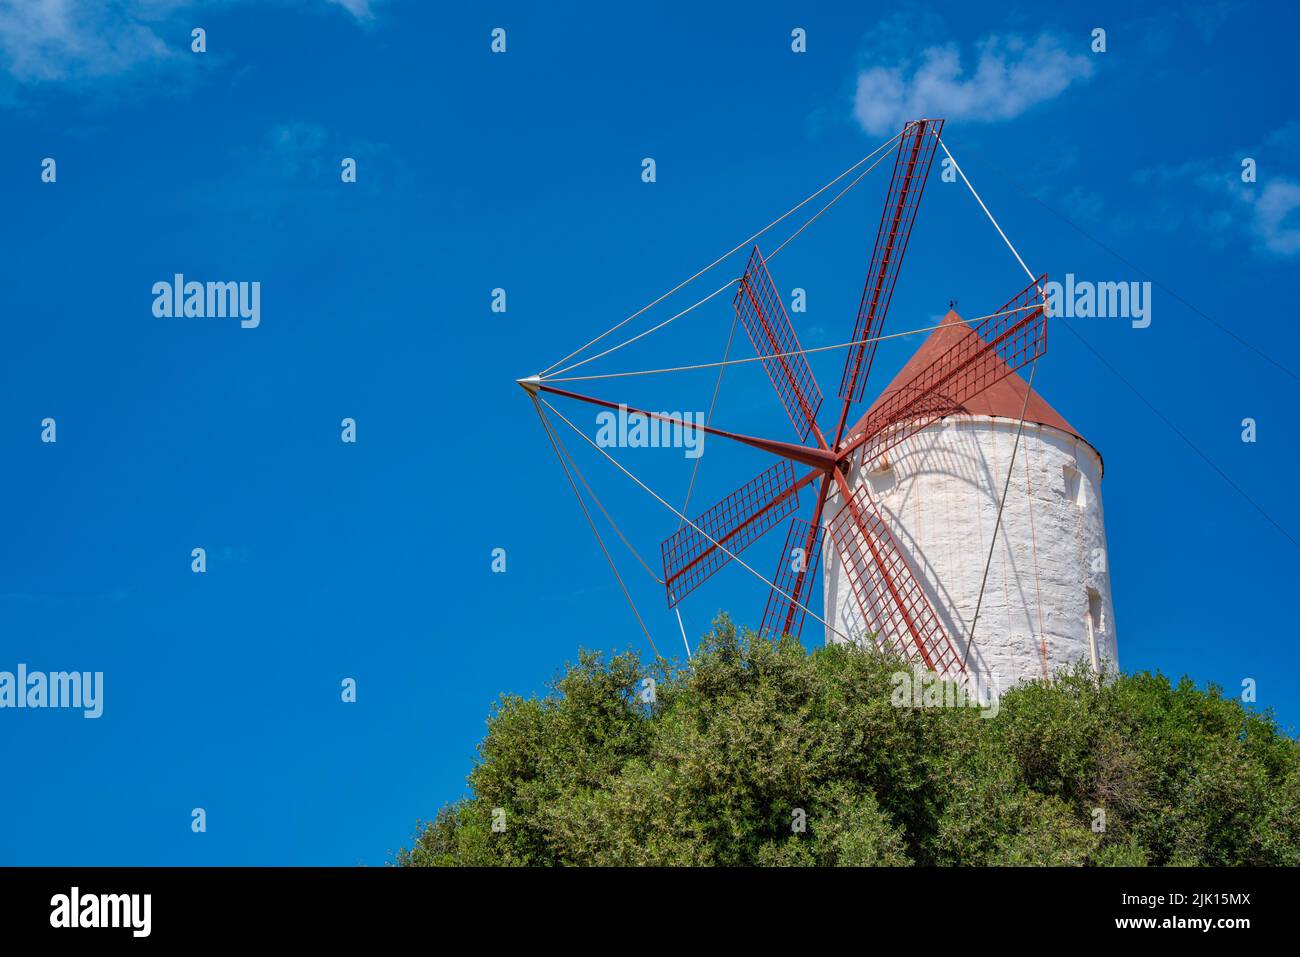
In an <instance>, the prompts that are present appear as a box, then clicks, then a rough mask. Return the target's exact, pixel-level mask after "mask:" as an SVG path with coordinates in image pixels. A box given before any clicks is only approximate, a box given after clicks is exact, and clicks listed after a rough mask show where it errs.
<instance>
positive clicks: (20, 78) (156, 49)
mask: <svg viewBox="0 0 1300 957" xmlns="http://www.w3.org/2000/svg"><path fill="white" fill-rule="evenodd" d="M286 2H301V3H305V4H306V5H307V6H311V7H315V8H316V9H318V10H324V9H327V8H328V7H334V6H339V7H342V8H343V9H344V10H346V11H347V12H348V13H350V14H351V15H352V16H353V17H355V18H356V19H357V20H358V21H365V20H371V19H373V18H374V8H375V7H376V6H378V5H379V4H380V3H382V2H385V0H286ZM217 4H225V5H227V6H234V5H244V4H247V5H249V6H250V7H251V4H250V3H248V0H208V2H207V3H206V4H202V3H200V2H198V0H119V2H115V3H105V2H103V0H0V71H3V72H5V73H8V74H9V76H10V77H11V78H12V79H13V81H16V82H17V83H19V84H24V85H32V84H40V83H61V82H76V81H79V80H100V79H105V78H109V77H126V76H130V75H132V74H136V73H141V72H144V71H145V70H146V69H155V70H156V69H158V68H166V67H169V66H178V65H180V64H182V63H191V62H193V61H192V60H190V59H187V58H188V57H189V54H190V50H189V28H190V26H192V25H194V24H187V23H180V24H178V23H171V24H170V25H169V26H168V27H167V28H166V29H164V28H163V24H164V23H166V22H168V21H172V20H174V19H175V18H176V16H177V15H178V14H180V13H182V12H184V11H188V10H193V11H194V12H199V11H201V10H210V9H211V8H212V7H213V6H215V5H217ZM249 15H251V11H250V14H249ZM191 19H193V18H192V17H191ZM164 36H165V37H166V39H165V40H164Z"/></svg>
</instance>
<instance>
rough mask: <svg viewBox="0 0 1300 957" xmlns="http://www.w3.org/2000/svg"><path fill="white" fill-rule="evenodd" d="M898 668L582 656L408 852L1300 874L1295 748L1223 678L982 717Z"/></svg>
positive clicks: (747, 648) (421, 859) (1118, 682)
mask: <svg viewBox="0 0 1300 957" xmlns="http://www.w3.org/2000/svg"><path fill="white" fill-rule="evenodd" d="M908 668H909V666H907V665H905V664H904V663H902V662H899V661H897V660H891V659H888V658H886V657H883V656H881V655H879V654H876V653H874V652H869V651H863V650H861V649H858V648H854V647H848V646H843V645H835V646H829V647H826V648H821V649H818V650H817V651H815V652H813V653H812V654H811V655H809V654H806V653H805V652H804V649H803V648H802V646H801V645H799V643H798V642H795V641H792V640H790V639H784V640H782V641H780V642H770V641H766V640H762V639H759V638H757V637H755V636H753V635H752V634H751V633H748V632H745V633H741V632H738V630H737V629H736V628H735V627H734V626H733V625H732V624H731V623H730V621H728V620H727V619H726V618H725V617H724V618H720V619H719V620H718V621H717V622H716V623H715V627H714V630H713V632H712V633H711V634H710V635H709V636H707V637H706V639H705V641H704V643H703V644H702V646H701V648H700V649H699V652H698V653H697V654H696V656H695V658H694V660H693V661H692V662H691V663H690V664H689V665H688V666H686V667H679V668H673V667H669V666H668V665H667V664H666V663H663V662H659V663H658V664H656V665H655V666H653V667H646V666H644V665H643V664H642V663H641V661H640V660H639V658H638V657H637V656H636V655H634V654H630V653H629V654H624V655H619V656H616V657H614V658H612V659H610V660H608V661H606V660H605V659H604V658H603V657H602V656H600V655H597V654H594V653H590V652H583V653H582V654H581V655H580V657H579V661H578V663H577V664H576V665H575V666H572V667H571V668H570V669H569V670H568V671H567V673H565V674H564V675H562V676H561V677H559V678H558V679H557V680H556V681H555V682H554V683H553V688H552V691H551V693H549V694H548V695H546V696H545V697H543V698H541V699H536V698H534V699H524V698H519V697H513V696H507V697H504V698H502V700H501V701H500V702H499V703H498V705H497V706H496V708H495V710H494V712H493V714H492V715H491V716H490V718H489V720H488V735H487V738H486V739H485V740H484V741H483V743H482V744H481V745H480V748H479V760H478V762H477V764H476V766H475V767H474V769H473V771H472V773H471V774H470V778H469V781H470V785H471V787H472V788H473V793H474V796H473V797H472V798H468V799H466V800H463V801H460V802H459V803H457V804H453V805H450V806H448V807H445V808H443V809H442V810H441V811H440V812H439V813H438V814H437V816H436V817H435V818H434V820H433V821H432V822H430V823H428V824H423V825H418V826H417V831H416V835H415V841H414V843H413V846H412V847H411V848H409V849H403V850H402V851H401V852H399V853H398V855H397V863H399V864H402V865H411V866H449V865H462V866H487V865H563V864H572V865H704V864H716V865H733V866H734V865H754V864H760V865H778V866H792V865H809V866H862V865H906V864H919V865H931V866H933V865H1057V866H1059V865H1098V866H1140V865H1156V866H1161V865H1175V864H1179V865H1185V864H1193V865H1240V864H1262V865H1292V866H1294V865H1297V864H1300V744H1298V743H1297V742H1296V741H1295V740H1293V739H1292V738H1290V737H1288V736H1286V735H1285V734H1283V733H1281V732H1280V731H1279V729H1278V728H1277V726H1276V725H1275V723H1274V721H1273V719H1272V717H1271V716H1270V715H1268V714H1259V713H1255V712H1251V711H1248V710H1246V709H1245V708H1243V707H1242V705H1241V704H1240V703H1239V702H1237V701H1235V700H1232V699H1229V698H1225V697H1223V694H1222V692H1221V691H1220V690H1219V689H1217V688H1211V689H1209V690H1208V691H1200V690H1198V689H1197V688H1196V687H1195V686H1194V685H1193V684H1192V683H1191V682H1190V681H1188V680H1187V679H1183V680H1182V681H1181V682H1179V683H1178V684H1176V685H1175V684H1171V683H1170V682H1169V680H1168V679H1166V678H1164V677H1163V676H1160V675H1154V676H1153V675H1149V674H1141V675H1132V676H1117V677H1114V678H1113V679H1109V680H1106V681H1103V682H1099V681H1098V680H1097V679H1096V677H1095V676H1094V675H1093V674H1092V673H1091V672H1090V671H1089V670H1088V669H1087V668H1086V667H1079V668H1077V669H1075V670H1072V671H1067V672H1064V673H1061V674H1059V675H1057V676H1055V678H1054V680H1053V681H1052V682H1050V683H1032V684H1027V685H1023V686H1021V687H1018V688H1015V689H1013V690H1011V691H1009V692H1007V693H1006V694H1004V695H1003V696H1002V698H1001V701H1000V703H999V704H1000V706H999V708H998V709H997V711H996V713H994V714H992V716H989V715H988V714H986V713H985V712H981V711H980V710H978V709H975V708H969V707H948V708H919V709H918V708H908V707H897V706H895V705H894V704H893V703H891V692H892V691H893V690H894V687H895V679H896V676H897V675H898V674H899V672H900V671H905V670H908ZM647 678H651V679H653V680H654V682H655V695H654V700H653V702H650V703H646V702H643V701H642V700H641V692H642V690H643V687H644V686H643V679H647ZM494 812H495V813H496V818H495V822H496V823H497V824H498V825H502V824H503V825H504V827H503V828H500V827H499V828H497V829H494V826H493V825H494ZM502 814H503V815H504V816H503V817H502ZM1101 821H1104V827H1099V826H1098V825H1099V822H1101ZM801 822H802V826H800V825H801Z"/></svg>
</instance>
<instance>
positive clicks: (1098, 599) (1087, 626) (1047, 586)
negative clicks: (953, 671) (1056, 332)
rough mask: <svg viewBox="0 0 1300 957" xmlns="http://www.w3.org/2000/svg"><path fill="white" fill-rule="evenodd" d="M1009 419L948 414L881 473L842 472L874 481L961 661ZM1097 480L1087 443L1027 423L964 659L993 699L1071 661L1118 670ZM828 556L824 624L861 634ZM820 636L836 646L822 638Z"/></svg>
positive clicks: (897, 451) (1009, 439)
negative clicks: (986, 682)
mask: <svg viewBox="0 0 1300 957" xmlns="http://www.w3.org/2000/svg"><path fill="white" fill-rule="evenodd" d="M1017 424H1018V423H1017V421H1016V420H1008V419H1002V418H998V419H994V418H990V417H986V416H961V417H951V418H949V419H946V420H943V421H942V422H940V423H936V424H935V425H932V426H930V427H929V428H927V429H925V430H923V431H921V432H919V433H918V434H917V435H915V436H913V437H912V438H910V439H909V440H908V441H907V442H905V443H902V444H901V445H899V446H897V447H895V448H894V449H893V450H892V451H891V452H890V453H889V455H888V459H889V465H890V468H889V469H888V470H884V471H882V470H879V469H877V468H873V469H872V470H870V471H868V472H866V473H865V474H863V473H862V472H861V471H860V470H859V469H857V468H855V469H854V471H853V472H851V473H850V475H849V483H850V485H852V486H853V487H854V488H856V487H857V485H858V483H859V482H860V481H867V482H869V483H870V485H869V491H870V493H871V496H872V499H873V500H874V501H875V502H876V503H877V506H878V507H879V508H880V510H881V513H882V514H883V515H884V516H885V518H886V520H887V521H888V522H889V523H890V529H891V531H892V532H893V534H894V537H895V538H896V539H897V540H898V543H899V546H900V547H901V548H902V549H903V551H904V553H905V554H906V555H907V556H908V558H909V562H910V564H911V566H912V570H913V573H914V574H915V575H917V577H918V578H919V579H920V580H921V581H922V583H923V585H924V587H925V590H926V594H927V596H928V597H929V599H930V602H931V604H932V605H933V606H934V608H935V611H936V613H937V614H938V615H939V617H940V619H941V620H942V621H943V623H944V626H945V628H946V629H947V631H948V634H949V635H950V636H951V637H952V638H953V641H954V645H955V646H956V647H957V649H958V652H959V653H963V652H964V651H965V647H966V642H965V636H966V635H967V634H968V631H969V626H970V622H971V617H972V615H973V614H974V611H975V603H976V600H977V598H978V595H979V588H980V579H981V576H982V575H983V572H984V565H985V561H986V559H987V557H988V551H989V542H990V537H991V536H992V534H993V527H994V522H995V520H996V516H997V507H998V499H999V497H1000V495H1001V491H1002V484H1003V482H1005V481H1006V474H1007V466H1008V464H1009V462H1010V458H1011V449H1012V445H1013V443H1014V442H1015V433H1016V428H1017ZM855 464H856V463H855ZM875 464H876V465H879V463H875ZM1101 472H1102V465H1101V460H1100V459H1099V458H1098V456H1097V453H1096V452H1095V451H1094V450H1093V449H1092V448H1091V447H1090V446H1089V445H1088V444H1087V443H1086V442H1084V441H1082V440H1081V439H1078V438H1076V437H1075V436H1072V435H1069V434H1067V433H1064V432H1061V431H1059V430H1057V429H1054V428H1051V427H1048V426H1040V425H1035V424H1033V423H1028V422H1027V423H1025V427H1024V433H1023V434H1022V436H1021V440H1020V448H1019V451H1018V452H1017V453H1016V463H1015V470H1014V474H1013V475H1012V478H1011V485H1010V491H1009V493H1008V496H1007V503H1006V507H1005V509H1004V511H1003V514H1002V526H1001V529H1000V531H999V532H998V539H997V545H996V547H995V549H994V551H993V561H992V564H991V566H990V568H989V576H988V584H987V586H986V587H985V591H984V602H983V605H982V606H981V609H980V617H979V622H978V624H977V625H976V628H975V641H974V647H973V649H972V651H971V655H970V658H971V665H970V670H971V671H972V672H973V673H975V674H977V675H979V676H980V677H981V678H982V679H985V680H991V682H992V685H993V687H994V688H995V689H997V690H998V691H1005V690H1006V689H1007V688H1009V687H1011V686H1012V685H1014V684H1016V683H1018V682H1020V681H1022V680H1024V679H1033V678H1042V677H1044V676H1045V675H1047V674H1049V673H1050V672H1052V671H1054V670H1055V669H1057V668H1058V667H1060V666H1061V665H1063V664H1068V663H1071V662H1074V661H1076V660H1079V659H1082V660H1084V661H1086V662H1088V663H1090V664H1093V665H1101V664H1104V663H1107V662H1108V663H1109V665H1110V667H1112V668H1113V667H1117V666H1118V659H1119V656H1118V650H1117V646H1116V642H1115V610H1114V605H1113V602H1112V600H1111V590H1110V575H1109V571H1108V561H1107V557H1106V530H1105V521H1104V511H1103V508H1102V500H1101ZM841 507H842V506H841V501H840V497H839V495H838V494H836V495H834V496H832V497H831V498H830V499H829V500H828V501H827V506H826V520H827V521H829V520H830V519H831V518H833V517H834V516H835V514H836V513H837V512H838V511H839V509H840V508H841ZM824 547H825V553H824V555H823V559H822V560H823V561H824V562H825V565H824V567H825V569H826V575H825V601H826V609H827V612H828V614H827V619H828V620H829V621H831V623H832V624H833V625H834V626H835V628H836V629H838V630H839V631H840V632H843V633H845V634H847V635H851V636H853V637H854V638H858V637H859V636H861V635H862V634H863V632H864V630H865V629H864V623H863V621H862V618H861V614H860V612H859V610H858V607H857V603H856V601H855V600H854V598H853V594H852V592H851V590H850V588H849V585H848V582H847V580H846V579H845V578H844V574H843V570H842V568H841V565H840V557H839V554H838V552H837V551H836V548H835V545H834V542H833V541H832V540H831V536H830V535H827V536H826V544H825V546H824ZM1035 555H1036V558H1035ZM1090 590H1091V591H1092V592H1094V593H1095V597H1091V598H1090V594H1089V592H1090ZM832 615H833V617H832ZM827 640H828V641H838V640H841V639H840V638H839V637H838V636H837V635H836V634H835V633H834V632H831V631H829V630H828V631H827Z"/></svg>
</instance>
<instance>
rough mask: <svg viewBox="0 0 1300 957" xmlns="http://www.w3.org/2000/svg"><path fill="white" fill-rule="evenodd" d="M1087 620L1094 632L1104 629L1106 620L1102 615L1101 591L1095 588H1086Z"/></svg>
mask: <svg viewBox="0 0 1300 957" xmlns="http://www.w3.org/2000/svg"><path fill="white" fill-rule="evenodd" d="M1088 620H1089V621H1090V622H1091V623H1092V630H1093V632H1094V633H1096V632H1099V631H1103V630H1105V625H1106V622H1105V621H1104V620H1103V617H1102V607H1101V593H1100V592H1098V591H1097V589H1095V588H1089V589H1088Z"/></svg>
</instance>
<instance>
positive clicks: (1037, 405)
mask: <svg viewBox="0 0 1300 957" xmlns="http://www.w3.org/2000/svg"><path fill="white" fill-rule="evenodd" d="M972 337H974V338H977V339H978V338H979V333H977V332H975V330H973V329H972V328H971V327H970V326H968V325H966V323H965V322H964V321H963V320H962V318H961V316H959V315H957V313H956V312H953V311H951V310H950V311H949V312H948V315H946V316H944V317H943V322H942V323H940V324H939V327H938V328H937V329H935V330H934V331H933V332H932V333H930V335H929V337H928V338H927V339H926V340H925V342H923V343H921V348H919V349H917V350H916V353H915V354H914V355H913V356H912V358H910V359H908V360H907V364H906V365H904V366H903V368H902V369H901V370H899V373H898V375H896V376H894V380H893V381H892V382H890V383H889V385H888V387H886V389H885V390H884V391H883V392H882V393H881V394H880V396H879V398H877V399H876V401H875V402H873V403H872V404H871V408H869V409H868V410H867V412H866V414H865V415H863V416H862V418H861V419H859V420H858V424H857V425H856V426H854V428H853V431H854V432H860V431H861V430H862V429H863V427H864V424H865V422H866V419H867V417H868V416H870V415H871V413H872V412H874V411H875V410H876V408H877V407H878V406H879V405H881V403H882V402H884V400H885V398H886V397H887V396H888V395H889V394H890V393H891V392H893V391H895V390H897V389H899V388H901V387H902V386H905V385H906V384H907V383H909V382H911V381H912V379H914V378H915V377H916V376H917V375H918V374H920V372H921V371H922V370H923V369H925V368H926V367H927V366H928V365H930V363H932V362H934V361H935V360H936V359H938V358H939V357H940V356H941V355H943V354H944V353H945V352H947V351H948V350H949V349H951V348H952V347H953V346H955V345H957V344H958V343H960V342H963V341H965V340H967V339H970V338H972ZM992 361H994V362H997V363H998V364H999V365H1001V366H1003V367H1004V368H1005V366H1006V363H1004V362H1002V360H1001V359H999V358H997V357H996V356H994V357H993V360H992ZM1026 392H1028V393H1029V403H1028V405H1026V404H1025V393H1026ZM962 409H963V411H964V412H966V413H967V414H968V415H991V416H1000V417H1002V418H1004V419H1014V420H1016V421H1017V422H1019V421H1020V411H1021V410H1022V409H1023V410H1024V413H1025V421H1026V422H1037V423H1039V424H1040V425H1050V426H1051V427H1052V428H1054V429H1060V430H1061V431H1062V432H1068V433H1069V434H1070V435H1074V436H1078V438H1080V439H1083V436H1082V435H1080V433H1079V431H1078V430H1077V429H1076V428H1075V427H1074V426H1072V425H1071V424H1070V423H1069V422H1066V421H1065V419H1064V418H1063V417H1062V416H1061V413H1059V412H1057V411H1056V410H1055V409H1053V408H1052V407H1051V406H1050V405H1048V403H1047V400H1046V399H1044V398H1043V397H1042V396H1041V395H1039V394H1038V393H1037V392H1035V391H1033V390H1031V389H1030V388H1029V383H1027V382H1026V381H1025V380H1024V379H1022V378H1021V377H1020V376H1019V374H1017V373H1015V372H1012V373H1011V374H1010V375H1008V376H1007V377H1006V378H1004V379H1002V380H1001V381H999V382H997V383H995V384H993V385H992V386H990V387H989V388H987V389H985V390H984V391H983V392H981V393H980V394H979V395H977V396H975V397H974V398H972V399H970V400H969V401H967V402H966V403H964V404H963V405H962ZM1084 441H1085V442H1086V441H1087V439H1084ZM1089 444H1090V445H1091V443H1089Z"/></svg>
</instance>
